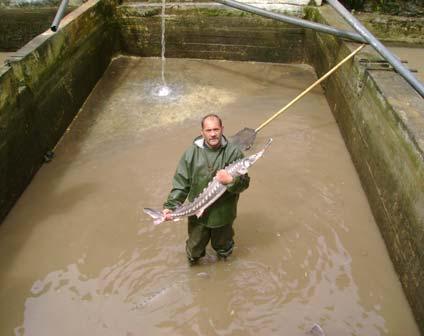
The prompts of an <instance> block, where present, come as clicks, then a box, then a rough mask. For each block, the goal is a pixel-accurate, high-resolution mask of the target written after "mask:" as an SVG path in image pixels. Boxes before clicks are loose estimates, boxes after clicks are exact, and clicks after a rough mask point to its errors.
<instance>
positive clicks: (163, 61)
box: [157, 0, 171, 97]
mask: <svg viewBox="0 0 424 336" xmlns="http://www.w3.org/2000/svg"><path fill="white" fill-rule="evenodd" d="M165 4H166V0H162V14H161V20H162V21H161V27H162V35H161V45H162V52H161V70H162V71H161V74H162V86H161V87H160V88H159V90H158V92H157V95H158V96H160V97H163V96H168V95H169V94H170V93H171V89H170V88H169V87H168V85H167V84H166V80H165V67H166V58H165Z"/></svg>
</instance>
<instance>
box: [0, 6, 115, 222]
mask: <svg viewBox="0 0 424 336" xmlns="http://www.w3.org/2000/svg"><path fill="white" fill-rule="evenodd" d="M111 7H112V4H111V3H110V2H106V1H103V2H99V1H96V0H93V1H90V2H88V3H86V4H85V5H83V6H82V7H80V8H78V9H77V10H76V11H74V12H73V13H72V14H71V15H70V16H68V17H67V18H66V20H64V21H63V22H62V26H61V29H60V30H59V31H58V32H57V33H52V32H48V33H46V34H43V35H39V36H37V37H36V38H35V39H33V40H32V41H31V42H30V43H28V44H27V45H26V46H25V47H24V48H22V49H20V50H19V51H18V52H16V53H15V55H14V57H13V59H12V60H11V62H10V65H9V66H8V67H3V68H2V71H1V73H0V86H1V88H2V90H1V91H0V132H1V137H0V220H1V219H2V218H3V217H4V216H5V215H6V214H7V212H8V210H9V209H10V207H11V206H12V205H13V203H14V202H15V201H16V199H17V198H18V197H19V195H20V194H21V192H22V191H23V190H24V188H25V187H26V185H27V184H28V183H29V181H30V180H31V178H32V176H33V175H34V173H35V172H36V171H37V170H38V168H39V167H40V165H41V164H42V162H43V156H44V154H45V153H46V152H47V151H48V150H51V149H52V148H53V147H54V146H55V144H56V143H57V141H58V139H59V138H60V137H61V136H62V134H63V133H64V131H65V129H66V127H67V126H68V125H69V123H70V122H71V120H72V119H73V117H74V116H75V114H76V112H77V111H78V110H79V108H80V107H81V105H82V104H83V102H84V101H85V99H86V97H87V96H88V94H89V93H90V92H91V90H92V88H93V87H94V85H95V84H96V82H97V80H98V79H99V78H100V77H101V75H102V74H103V72H104V70H105V69H106V67H107V66H108V64H109V62H110V59H111V57H112V55H113V54H114V52H115V51H116V50H117V44H116V42H115V41H116V40H117V39H116V38H115V37H116V36H115V35H114V29H113V28H114V26H113V21H111V14H112V13H113V10H112V9H111Z"/></svg>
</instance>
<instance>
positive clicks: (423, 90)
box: [226, 0, 424, 98]
mask: <svg viewBox="0 0 424 336" xmlns="http://www.w3.org/2000/svg"><path fill="white" fill-rule="evenodd" d="M226 1H228V0H226ZM326 1H327V3H328V4H329V5H330V6H331V7H333V8H334V9H335V10H336V11H337V12H338V13H339V14H340V15H341V16H342V17H343V18H344V19H345V20H346V21H347V22H348V23H349V24H350V25H351V26H352V28H353V29H355V31H357V32H358V33H359V34H360V35H361V36H362V37H363V38H364V39H365V40H366V41H367V43H369V44H371V45H372V46H373V48H374V49H375V50H376V51H377V52H378V53H379V54H380V55H381V56H382V57H383V58H384V59H385V60H386V61H387V62H389V63H390V64H391V65H392V66H393V68H394V69H395V70H396V71H397V72H398V73H399V74H400V75H401V76H402V77H403V78H405V80H406V81H407V82H408V83H409V84H410V85H411V86H412V87H413V88H414V89H415V90H416V91H417V92H418V93H419V94H420V95H421V97H423V98H424V85H423V84H422V83H421V82H420V81H419V80H418V79H417V78H416V77H415V76H414V75H413V74H412V73H411V72H410V71H409V70H408V69H407V68H406V67H405V66H404V65H403V64H402V62H401V61H399V59H398V58H397V57H396V56H395V55H393V54H392V53H391V52H390V51H389V50H388V49H387V48H386V47H385V46H384V45H383V44H382V43H381V42H380V41H379V40H377V39H376V38H375V37H374V35H372V34H371V33H370V32H369V31H368V30H367V29H366V28H365V27H364V26H363V25H362V23H360V22H359V20H357V19H356V18H355V17H354V16H353V15H352V14H350V13H349V11H348V10H347V9H346V8H344V6H343V5H342V4H340V2H338V1H337V0H326Z"/></svg>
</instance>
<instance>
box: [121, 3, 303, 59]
mask: <svg viewBox="0 0 424 336" xmlns="http://www.w3.org/2000/svg"><path fill="white" fill-rule="evenodd" d="M160 13H161V7H160V6H158V4H147V3H135V4H131V3H125V4H123V5H121V6H119V7H118V8H117V16H118V21H119V27H120V34H121V45H122V51H123V52H125V53H129V54H132V55H139V56H160V53H161V44H160V41H161V16H160ZM166 56H167V57H188V58H203V59H227V60H239V61H264V62H283V63H293V62H296V63H301V62H303V59H304V30H303V29H302V28H299V27H296V26H292V25H288V24H285V23H281V22H277V21H273V20H270V19H265V18H262V17H259V16H257V15H253V14H249V13H246V12H243V11H238V10H233V9H230V8H228V7H224V6H222V5H219V4H213V3H207V4H200V3H197V4H190V3H187V4H182V3H180V4H171V5H167V7H166Z"/></svg>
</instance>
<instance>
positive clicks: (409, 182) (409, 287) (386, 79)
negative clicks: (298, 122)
mask: <svg viewBox="0 0 424 336" xmlns="http://www.w3.org/2000/svg"><path fill="white" fill-rule="evenodd" d="M326 11H327V9H324V11H322V12H320V11H318V10H311V9H308V15H309V17H311V18H313V19H314V20H316V21H318V22H321V23H327V24H328V23H329V22H328V21H329V20H331V19H330V18H329V16H328V15H327V14H328V12H326ZM323 13H324V14H323ZM307 40H308V41H310V42H311V43H315V46H316V47H315V48H309V49H308V51H309V53H310V54H309V60H310V61H311V62H312V63H313V64H314V66H315V69H316V70H317V72H318V73H319V74H322V73H324V72H325V71H327V70H328V69H329V68H330V67H331V66H332V65H334V63H335V62H336V60H337V59H339V60H341V59H342V58H343V57H345V56H346V55H347V54H348V53H349V52H350V51H351V50H353V48H354V47H355V46H354V45H351V44H350V43H347V42H343V41H340V40H337V39H335V38H334V37H332V36H328V35H324V34H315V33H313V32H308V34H307ZM361 58H362V59H367V58H369V59H373V60H377V59H380V60H381V57H380V56H379V55H377V54H376V53H375V52H373V51H372V50H371V48H370V47H368V48H367V50H366V51H365V52H364V53H361V54H359V55H358V56H357V57H356V62H350V63H349V64H348V65H345V66H343V67H342V68H341V69H339V70H338V71H337V72H336V73H335V74H334V75H332V76H331V77H330V78H329V79H328V80H327V81H326V82H325V86H324V87H325V93H326V96H327V99H328V101H329V104H330V107H331V108H332V111H333V113H334V115H335V117H336V120H337V122H338V124H339V126H340V129H341V131H342V134H343V137H344V139H345V142H346V145H347V147H348V149H349V151H350V153H351V157H352V160H353V162H354V164H355V166H356V168H357V171H358V173H359V176H360V178H361V182H362V185H363V187H364V189H365V191H366V194H367V196H368V199H369V202H370V206H371V208H372V210H373V214H374V216H375V218H376V221H377V223H378V225H379V227H380V231H381V233H382V235H383V238H384V240H385V242H386V246H387V249H388V251H389V253H390V256H391V258H392V261H393V263H394V266H395V269H396V271H397V273H398V275H399V278H400V281H401V283H402V285H403V288H404V290H405V293H406V296H407V298H408V300H409V302H410V304H411V307H412V310H413V312H414V315H415V317H416V320H417V322H418V325H419V327H420V329H421V331H422V332H424V254H423V253H422V251H424V239H423V238H424V211H423V209H424V134H423V132H422V130H423V129H424V107H423V104H422V97H420V96H419V95H418V94H417V93H416V92H415V91H414V90H413V89H412V88H411V87H409V86H408V84H407V83H406V82H405V81H404V80H403V79H402V78H401V77H400V76H399V75H398V74H396V73H394V72H391V71H375V70H374V71H373V70H367V69H365V68H364V66H363V65H361V64H360V63H359V62H358V61H359V59H361Z"/></svg>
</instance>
